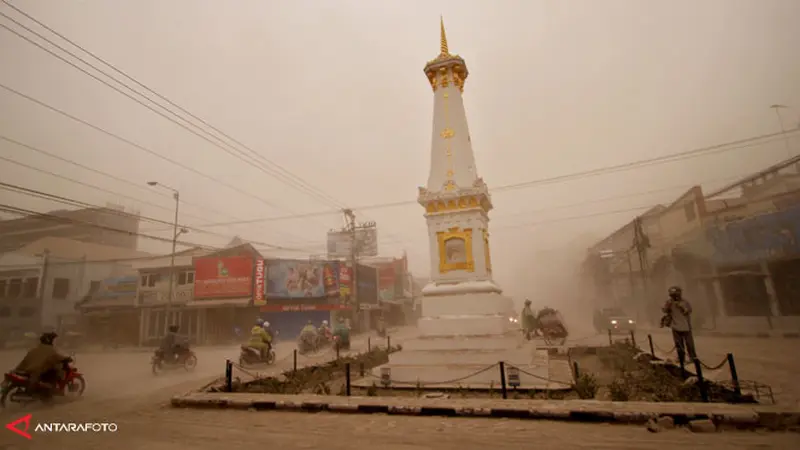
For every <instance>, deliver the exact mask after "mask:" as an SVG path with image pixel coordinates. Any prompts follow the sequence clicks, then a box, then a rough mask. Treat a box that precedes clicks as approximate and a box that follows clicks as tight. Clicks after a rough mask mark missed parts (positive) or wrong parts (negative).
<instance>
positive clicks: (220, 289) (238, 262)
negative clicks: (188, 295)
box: [194, 256, 253, 299]
mask: <svg viewBox="0 0 800 450" xmlns="http://www.w3.org/2000/svg"><path fill="white" fill-rule="evenodd" d="M194 271H195V277H194V297H195V298H196V299H204V298H223V297H249V296H251V295H252V293H253V258H252V257H250V256H232V257H205V258H195V260H194Z"/></svg>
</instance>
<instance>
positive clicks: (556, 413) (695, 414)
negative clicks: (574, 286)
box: [171, 394, 800, 431]
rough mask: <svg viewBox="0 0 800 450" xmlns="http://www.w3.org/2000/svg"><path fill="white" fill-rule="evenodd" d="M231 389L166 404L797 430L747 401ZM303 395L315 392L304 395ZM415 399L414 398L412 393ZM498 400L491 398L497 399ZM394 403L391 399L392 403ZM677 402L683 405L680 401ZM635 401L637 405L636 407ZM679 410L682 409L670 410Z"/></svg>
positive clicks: (793, 417) (788, 417) (795, 414)
mask: <svg viewBox="0 0 800 450" xmlns="http://www.w3.org/2000/svg"><path fill="white" fill-rule="evenodd" d="M237 396H238V395H237V394H218V395H216V396H215V398H209V397H208V395H204V397H203V398H192V397H193V396H192V395H187V396H180V397H173V398H172V400H171V404H172V406H173V407H175V408H194V409H233V410H253V411H283V412H305V413H318V412H330V413H338V414H388V415H398V416H439V417H473V418H478V417H480V418H506V419H523V420H554V421H566V422H584V423H615V424H625V425H643V424H646V423H647V422H648V421H650V420H651V419H656V418H659V417H671V418H672V419H673V421H674V423H675V425H679V426H680V425H688V424H689V422H691V421H693V420H704V419H705V420H711V421H713V422H714V424H715V425H716V426H717V427H718V428H727V429H739V430H753V429H768V430H772V431H786V430H790V431H797V429H798V425H800V411H788V410H787V411H779V410H775V409H774V408H773V409H772V410H764V411H759V410H757V409H754V408H752V407H748V406H736V405H728V404H723V405H720V406H715V405H714V404H708V403H704V404H688V403H687V404H676V405H672V406H676V407H677V408H668V409H672V410H674V411H662V412H659V411H658V409H659V408H658V407H652V405H649V404H643V403H638V404H633V405H629V404H621V403H613V402H597V403H596V404H595V405H592V406H590V407H587V406H586V405H583V406H581V405H577V404H570V403H571V402H570V401H562V402H560V403H559V404H555V405H554V404H553V402H547V404H545V403H544V402H542V404H540V405H535V406H531V405H521V404H520V403H521V402H519V401H515V400H504V401H502V402H501V403H503V406H502V407H491V408H487V407H469V406H460V405H457V403H456V402H452V403H448V402H447V401H442V400H437V401H436V402H431V403H430V404H428V405H425V404H413V403H420V402H419V401H416V402H408V403H407V404H397V403H398V402H397V401H393V402H385V403H382V402H380V401H376V400H378V399H375V398H371V397H370V398H365V397H333V398H331V397H330V396H304V398H303V399H298V400H296V401H295V400H288V399H287V398H290V396H272V395H264V399H263V400H253V399H248V398H246V396H245V398H236V397H237ZM309 397H316V398H313V399H310V398H309ZM417 400H418V399H417ZM498 402H500V401H494V403H498ZM392 403H395V404H392ZM681 405H684V406H683V407H681ZM636 406H641V409H640V410H637V409H636ZM678 410H682V411H684V412H676V411H678Z"/></svg>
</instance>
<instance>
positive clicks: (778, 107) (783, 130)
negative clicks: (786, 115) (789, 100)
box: [770, 105, 792, 158]
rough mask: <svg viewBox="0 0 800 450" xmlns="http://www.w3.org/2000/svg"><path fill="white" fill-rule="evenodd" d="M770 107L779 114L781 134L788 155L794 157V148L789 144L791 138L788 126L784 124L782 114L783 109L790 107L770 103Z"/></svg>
mask: <svg viewBox="0 0 800 450" xmlns="http://www.w3.org/2000/svg"><path fill="white" fill-rule="evenodd" d="M770 108H772V109H774V110H775V115H777V116H778V124H779V125H780V127H781V135H782V136H783V144H784V145H785V146H786V156H787V157H789V158H791V157H792V148H791V146H790V145H789V138H788V137H787V136H786V128H785V127H784V126H783V116H781V110H782V109H786V108H788V106H786V105H770Z"/></svg>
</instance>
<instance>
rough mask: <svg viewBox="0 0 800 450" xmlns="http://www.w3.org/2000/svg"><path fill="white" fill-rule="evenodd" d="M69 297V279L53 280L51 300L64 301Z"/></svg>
mask: <svg viewBox="0 0 800 450" xmlns="http://www.w3.org/2000/svg"><path fill="white" fill-rule="evenodd" d="M67 296H69V278H54V279H53V298H58V299H65V298H67Z"/></svg>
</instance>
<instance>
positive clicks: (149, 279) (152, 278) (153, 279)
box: [142, 273, 161, 287]
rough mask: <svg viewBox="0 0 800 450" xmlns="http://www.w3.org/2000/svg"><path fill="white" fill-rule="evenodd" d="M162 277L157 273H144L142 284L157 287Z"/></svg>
mask: <svg viewBox="0 0 800 450" xmlns="http://www.w3.org/2000/svg"><path fill="white" fill-rule="evenodd" d="M160 279H161V276H160V275H159V274H157V273H148V274H146V275H142V286H143V287H155V285H156V283H158V281H159V280H160Z"/></svg>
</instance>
